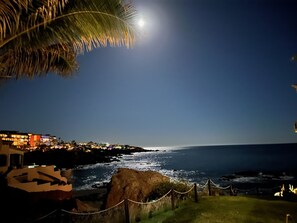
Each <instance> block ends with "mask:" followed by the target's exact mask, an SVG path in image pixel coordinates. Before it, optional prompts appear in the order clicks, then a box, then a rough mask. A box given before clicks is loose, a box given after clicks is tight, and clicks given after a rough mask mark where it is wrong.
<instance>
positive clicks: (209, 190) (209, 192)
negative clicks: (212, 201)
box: [207, 179, 211, 196]
mask: <svg viewBox="0 0 297 223" xmlns="http://www.w3.org/2000/svg"><path fill="white" fill-rule="evenodd" d="M207 184H208V196H211V185H210V179H208V181H207Z"/></svg>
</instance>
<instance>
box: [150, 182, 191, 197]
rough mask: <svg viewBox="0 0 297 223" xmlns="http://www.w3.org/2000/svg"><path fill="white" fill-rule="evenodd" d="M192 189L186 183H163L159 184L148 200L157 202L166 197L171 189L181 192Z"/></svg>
mask: <svg viewBox="0 0 297 223" xmlns="http://www.w3.org/2000/svg"><path fill="white" fill-rule="evenodd" d="M190 188H191V186H189V185H188V184H187V183H185V182H173V181H170V182H163V183H160V184H158V185H157V186H156V187H155V188H154V190H153V191H152V192H151V193H150V195H149V197H148V200H150V201H151V200H157V199H159V198H160V197H162V196H164V195H165V194H166V193H167V192H168V191H170V190H171V189H174V190H176V191H179V192H186V191H188V190H189V189H190Z"/></svg>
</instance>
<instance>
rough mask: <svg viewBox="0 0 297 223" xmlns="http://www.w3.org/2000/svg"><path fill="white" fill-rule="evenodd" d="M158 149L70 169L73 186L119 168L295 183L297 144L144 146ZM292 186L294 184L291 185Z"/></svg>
mask: <svg viewBox="0 0 297 223" xmlns="http://www.w3.org/2000/svg"><path fill="white" fill-rule="evenodd" d="M146 149H152V150H153V149H158V150H159V151H157V152H156V151H152V152H144V153H135V154H134V155H124V156H123V157H122V158H120V161H118V162H112V163H100V164H94V165H86V166H81V167H79V168H77V169H75V170H73V171H72V180H73V187H74V190H81V189H91V188H93V187H92V186H93V185H96V184H99V183H101V182H104V181H109V180H110V178H111V176H112V174H113V173H115V172H116V170H117V169H118V168H121V167H126V168H133V169H138V170H155V171H159V172H161V173H162V174H164V175H167V176H169V177H171V178H173V179H178V180H186V181H189V182H193V183H194V182H195V183H198V184H204V183H205V182H206V180H207V179H208V178H211V179H212V180H213V181H214V182H216V183H218V184H220V185H228V184H237V185H243V184H245V185H247V184H262V185H264V184H268V185H271V186H273V185H274V186H275V185H280V184H282V183H287V182H289V183H296V182H297V181H296V179H297V159H296V158H297V144H270V145H231V146H230V145H229V146H191V147H166V148H146ZM294 186H295V187H296V186H297V185H294Z"/></svg>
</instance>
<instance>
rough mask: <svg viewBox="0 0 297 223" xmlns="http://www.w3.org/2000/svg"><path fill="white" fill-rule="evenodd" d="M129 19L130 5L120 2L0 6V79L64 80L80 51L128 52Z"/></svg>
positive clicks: (58, 0) (30, 1) (38, 0)
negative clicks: (107, 49)
mask: <svg viewBox="0 0 297 223" xmlns="http://www.w3.org/2000/svg"><path fill="white" fill-rule="evenodd" d="M134 15H135V10H134V8H133V7H132V5H130V4H124V3H123V1H121V0H70V1H68V0H48V1H46V0H18V1H11V0H8V1H7V4H5V3H3V2H2V3H0V18H3V20H2V23H0V72H1V74H0V76H1V75H2V77H4V76H5V77H19V76H22V75H24V76H29V77H33V76H34V75H35V74H37V75H42V74H46V73H48V72H55V73H58V74H60V75H70V74H71V73H73V72H74V71H75V70H76V69H77V62H76V59H75V58H76V56H77V55H78V54H80V53H83V52H84V51H86V50H87V51H88V50H92V49H94V48H96V47H101V46H107V45H108V44H109V45H111V46H126V47H130V46H132V45H133V43H134V41H135V35H136V32H135V30H134V26H133V18H134ZM53 52H55V53H53ZM13 61H15V63H12V62H13ZM24 63H25V64H24ZM11 64H14V65H13V66H12V65H11Z"/></svg>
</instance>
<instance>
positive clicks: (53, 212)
mask: <svg viewBox="0 0 297 223" xmlns="http://www.w3.org/2000/svg"><path fill="white" fill-rule="evenodd" d="M57 211H58V210H54V211H52V212H50V213H48V214H46V215H44V216H42V217H40V218H37V219H35V220H33V221H32V222H31V223H37V222H41V221H42V220H44V219H47V218H49V217H50V216H52V215H53V214H55V213H56V212H57Z"/></svg>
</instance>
